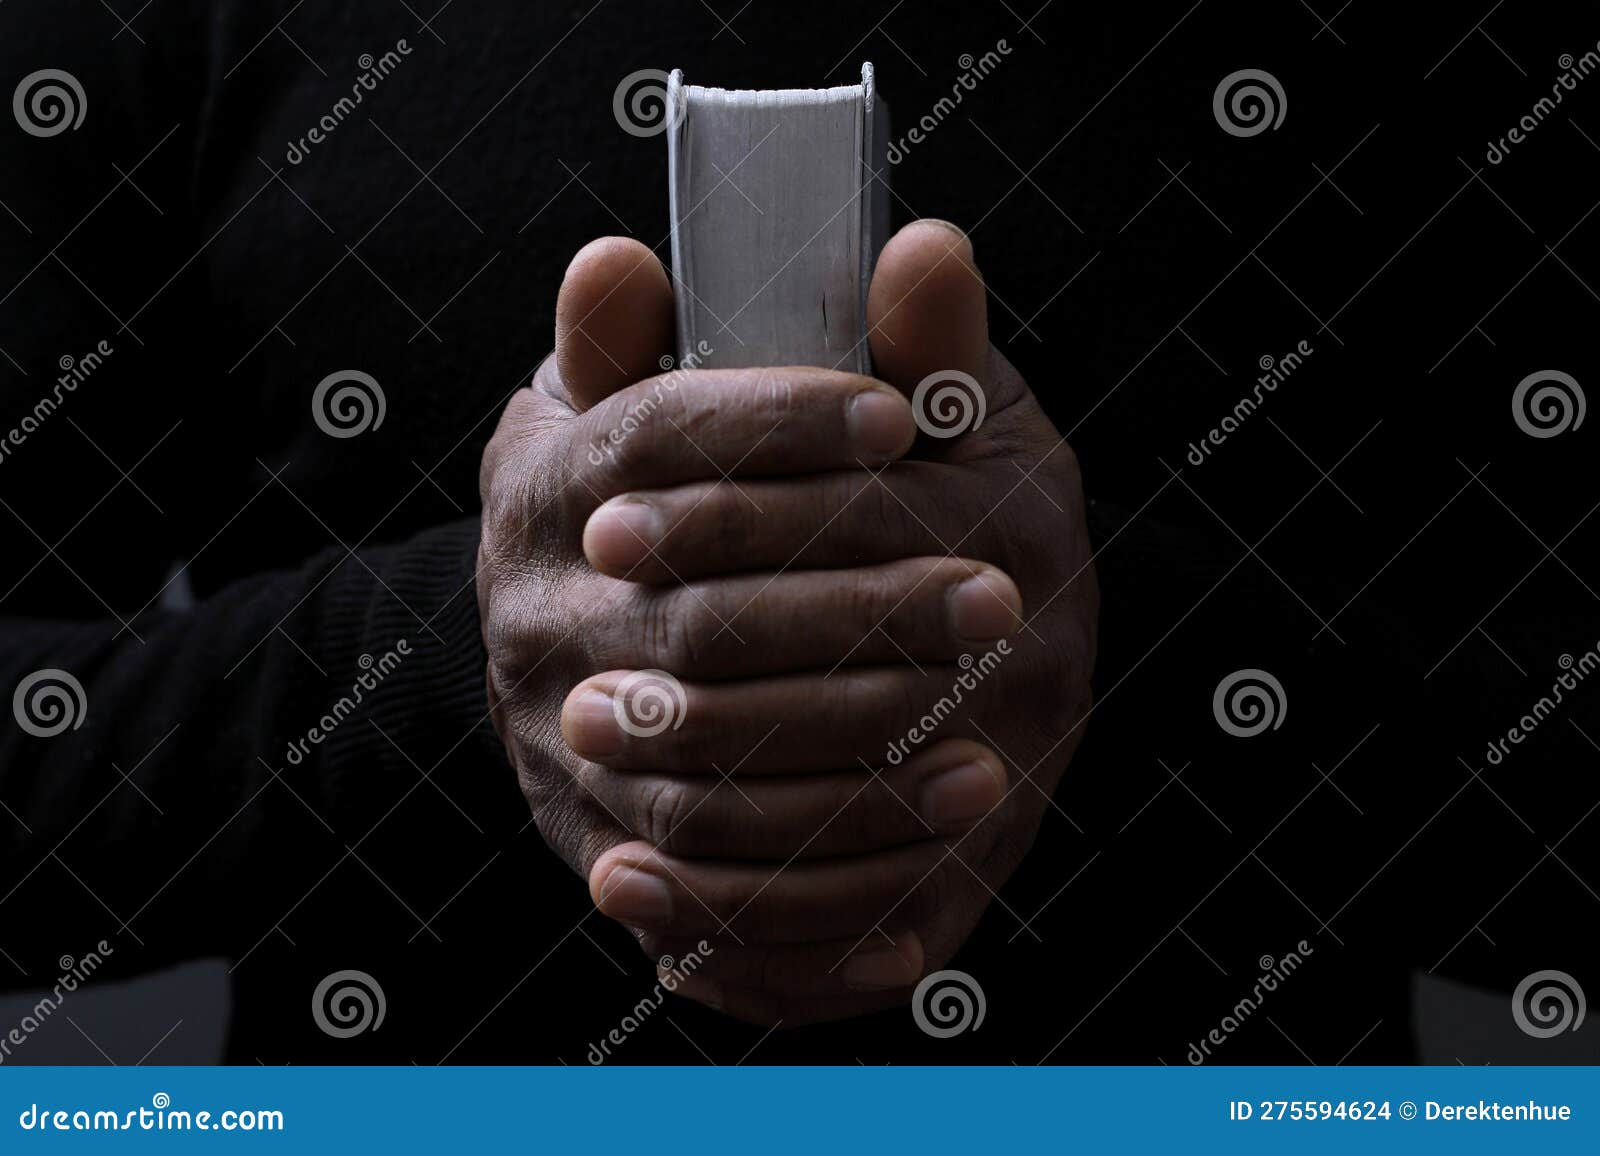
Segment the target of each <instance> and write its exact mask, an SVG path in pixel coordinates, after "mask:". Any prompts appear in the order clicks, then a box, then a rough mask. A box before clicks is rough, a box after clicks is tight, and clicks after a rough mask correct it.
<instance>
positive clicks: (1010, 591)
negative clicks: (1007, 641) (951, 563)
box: [950, 570, 1022, 642]
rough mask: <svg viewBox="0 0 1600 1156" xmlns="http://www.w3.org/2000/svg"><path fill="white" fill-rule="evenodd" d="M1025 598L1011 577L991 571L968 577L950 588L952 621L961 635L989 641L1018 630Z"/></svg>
mask: <svg viewBox="0 0 1600 1156" xmlns="http://www.w3.org/2000/svg"><path fill="white" fill-rule="evenodd" d="M1021 617H1022V598H1021V596H1020V595H1018V593H1017V588H1016V586H1015V585H1013V584H1012V581H1011V579H1010V578H1008V577H1006V576H1005V575H1004V574H1001V573H1000V572H999V571H994V570H991V571H988V572H986V573H983V574H978V575H976V576H974V577H972V578H968V579H966V580H965V581H963V582H961V583H960V584H959V585H957V586H955V587H953V588H952V589H951V591H950V622H951V626H952V628H953V629H954V630H955V632H956V637H957V638H963V639H966V640H967V641H969V642H989V641H992V640H993V639H996V638H1009V637H1010V636H1011V635H1013V634H1015V633H1016V632H1017V625H1018V622H1019V620H1020V619H1021Z"/></svg>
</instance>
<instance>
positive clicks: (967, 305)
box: [867, 219, 989, 396]
mask: <svg viewBox="0 0 1600 1156" xmlns="http://www.w3.org/2000/svg"><path fill="white" fill-rule="evenodd" d="M867 324H868V326H869V332H870V334H871V348H872V362H873V372H874V373H875V374H876V375H877V376H878V377H880V378H882V379H883V380H884V381H887V382H889V383H890V384H891V385H893V386H895V387H896V388H897V389H899V390H900V391H901V392H902V393H905V394H907V395H908V396H909V395H910V394H911V393H912V392H913V391H915V390H916V388H917V385H918V384H919V383H920V382H921V381H923V379H925V378H926V377H927V376H928V375H929V374H932V373H941V372H947V371H950V370H955V371H958V372H961V373H965V374H968V375H970V376H971V377H973V378H974V379H976V380H977V381H978V382H979V383H980V384H981V385H986V384H987V383H986V382H985V381H984V377H985V374H986V372H987V368H988V364H989V316H988V302H987V299H986V297H985V294H984V286H983V274H982V273H980V272H979V271H978V266H977V264H976V263H975V262H974V260H973V257H972V242H971V241H969V240H968V239H967V236H966V234H965V233H963V232H961V231H960V230H959V229H957V228H956V227H955V226H954V225H951V224H948V223H947V222H944V221H936V220H931V219H928V220H921V221H913V222H912V223H911V224H909V225H907V226H906V227H905V228H903V229H901V230H900V231H899V232H898V233H896V234H895V235H894V236H893V237H892V238H890V240H889V243H888V244H887V245H885V246H884V247H883V253H882V255H881V256H879V258H878V267H877V270H876V271H875V272H874V273H873V275H872V286H871V288H870V289H869V290H868V292H867Z"/></svg>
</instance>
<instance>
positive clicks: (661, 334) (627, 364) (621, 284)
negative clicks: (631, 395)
mask: <svg viewBox="0 0 1600 1156" xmlns="http://www.w3.org/2000/svg"><path fill="white" fill-rule="evenodd" d="M673 347H674V338H673V317H672V287H671V285H670V284H669V283H668V281H667V273H666V270H665V269H663V268H662V267H661V262H660V261H659V260H657V259H656V255H655V254H654V253H652V252H651V251H650V250H649V249H647V248H645V246H644V245H642V244H640V243H639V242H638V241H635V240H633V239H631V238H628V237H601V238H600V239H599V240H597V241H590V242H589V243H588V244H587V245H585V246H584V247H583V248H582V249H580V250H579V251H578V255H577V256H576V257H574V258H573V259H572V264H570V265H568V266H567V274H566V276H565V277H564V278H563V279H562V281H561V292H560V293H559V294H557V296H556V368H557V369H558V370H559V371H560V374H561V380H562V383H563V384H564V385H565V386H566V389H567V393H568V396H569V397H570V398H571V399H572V404H573V405H574V406H575V407H576V408H577V409H579V410H586V409H589V408H590V407H592V406H594V405H595V404H597V403H598V402H600V401H603V400H604V399H606V398H607V397H610V396H611V395H612V394H613V393H616V392H617V390H619V389H623V388H625V387H626V386H630V385H633V384H634V383H635V382H639V381H643V380H644V379H645V378H647V377H652V376H654V375H655V374H657V373H659V372H661V368H662V366H661V359H662V358H663V357H666V356H668V355H669V354H671V353H672V351H673Z"/></svg>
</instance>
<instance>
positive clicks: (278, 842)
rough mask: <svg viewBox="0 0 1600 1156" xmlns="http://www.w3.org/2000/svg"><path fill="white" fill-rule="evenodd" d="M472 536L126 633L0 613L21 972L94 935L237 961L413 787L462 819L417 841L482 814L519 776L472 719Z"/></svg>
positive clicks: (478, 714) (371, 554)
mask: <svg viewBox="0 0 1600 1156" xmlns="http://www.w3.org/2000/svg"><path fill="white" fill-rule="evenodd" d="M477 537H478V527H477V524H476V520H475V519H474V520H464V521H461V522H458V523H453V524H449V525H445V526H442V527H439V528H436V529H433V530H430V531H427V532H424V533H421V534H419V535H417V536H416V537H414V538H412V539H411V540H409V541H408V542H405V543H404V544H401V545H398V546H394V547H389V548H381V549H375V550H370V551H362V552H360V553H359V554H347V553H346V552H345V551H343V550H336V551H332V552H330V553H326V554H323V555H320V556H318V557H316V558H313V559H311V560H310V561H308V562H307V563H306V564H304V565H303V566H301V567H300V568H299V569H296V570H292V571H286V572H279V573H271V574H266V575H261V576H257V577H253V578H250V579H248V580H244V581H240V582H236V583H234V584H232V585H230V586H227V587H225V588H223V589H221V590H219V591H218V592H217V593H216V594H215V595H213V596H211V597H208V598H206V599H204V600H202V601H200V602H199V603H198V604H197V605H195V606H194V607H193V608H192V609H189V610H185V611H176V612H174V611H163V612H160V613H157V614H152V615H149V616H145V617H141V618H138V619H136V620H134V621H132V622H131V623H129V626H128V628H126V629H124V628H120V627H119V625H118V623H117V622H116V621H115V620H109V619H108V620H106V621H51V620H38V619H25V618H18V617H7V618H3V619H0V686H3V687H4V688H6V690H7V692H8V693H7V698H8V699H9V701H10V706H11V712H10V715H9V716H6V717H4V722H3V724H0V804H3V806H4V809H5V811H6V812H7V814H6V815H4V816H0V823H3V825H4V835H3V836H0V857H3V860H4V861H3V863H0V878H3V879H5V880H6V884H5V887H6V890H5V891H4V893H0V918H3V919H4V922H5V923H6V924H8V925H12V926H19V925H25V926H27V927H28V928H29V934H27V935H26V936H18V937H14V938H13V941H12V942H11V943H10V944H7V945H6V946H7V949H8V950H9V951H10V952H11V954H12V955H13V956H15V957H16V958H15V959H14V962H15V963H16V964H17V965H18V967H19V968H20V969H21V970H22V971H25V972H28V973H35V972H36V967H37V969H38V971H39V972H40V973H42V972H47V971H48V970H49V969H50V967H51V966H53V964H52V963H51V962H50V961H52V960H54V959H55V958H56V957H57V956H58V955H59V954H60V953H61V952H63V951H67V950H68V949H69V948H71V949H73V950H74V951H78V950H82V949H83V945H92V944H94V943H96V942H98V941H99V940H101V939H107V940H111V941H114V942H118V943H133V944H138V945H140V946H141V947H142V948H143V950H140V951H136V952H127V953H125V957H130V956H136V957H138V958H137V965H138V966H139V967H141V968H142V967H148V966H151V965H152V964H153V963H155V962H159V961H157V960H155V959H153V958H152V952H154V953H155V954H158V955H160V956H162V957H163V959H165V958H173V959H176V958H182V957H185V956H188V955H192V954H197V953H218V954H231V955H235V956H237V955H239V954H242V953H243V952H245V951H246V950H248V949H249V948H250V946H251V944H252V943H254V942H257V941H258V939H259V937H260V936H261V935H262V934H263V932H265V931H269V930H270V929H271V927H272V923H273V920H274V919H275V918H277V917H279V916H281V914H282V912H281V911H280V910H278V906H279V905H282V906H287V904H288V903H289V902H291V901H293V900H294V899H295V897H296V896H297V895H300V894H301V893H302V892H304V891H305V889H306V888H307V887H308V886H310V885H311V884H312V883H313V882H314V881H315V880H316V878H317V875H318V874H319V873H321V872H322V871H324V870H325V869H326V867H327V864H328V863H330V862H335V861H336V860H335V858H334V857H332V854H331V853H332V852H335V851H337V850H338V848H339V847H340V846H341V845H342V846H343V847H344V848H345V849H346V851H347V852H348V853H349V854H350V855H355V856H359V855H360V854H361V845H362V840H363V839H364V838H365V836H366V835H367V834H368V833H369V832H370V831H371V830H372V829H374V828H375V827H376V826H377V825H378V824H379V823H380V822H381V821H382V820H383V819H384V817H385V816H386V815H387V814H388V813H389V812H390V811H392V810H394V809H395V808H396V807H398V806H399V803H400V801H401V800H402V799H404V798H408V797H410V796H411V795H413V794H415V793H416V792H417V791H418V790H422V791H425V792H427V793H428V795H429V797H430V798H431V799H432V800H434V801H437V802H438V803H439V804H440V806H441V807H443V806H446V805H447V804H446V803H445V801H444V800H443V799H440V798H439V795H440V794H442V795H443V796H444V799H447V800H448V801H449V803H453V804H454V805H455V807H456V808H457V809H458V810H460V811H461V812H462V814H463V815H464V816H466V817H467V818H468V820H469V822H470V826H469V824H467V823H461V822H460V821H459V819H457V820H456V821H455V822H454V823H444V822H439V823H435V824H430V825H429V830H428V842H429V843H430V845H432V846H433V847H434V848H436V849H441V850H443V851H448V847H444V848H440V844H441V842H447V841H448V840H449V839H450V838H452V837H462V836H463V834H464V833H469V832H470V831H471V828H472V827H478V828H480V831H481V829H482V828H483V827H484V826H485V825H489V824H492V823H495V822H499V821H501V817H502V816H504V815H506V814H507V813H508V811H507V808H506V807H505V806H504V805H503V804H504V803H505V802H506V801H514V799H515V777H514V775H512V774H511V772H510V769H509V767H508V766H507V763H506V759H505V756H504V753H503V751H502V750H501V748H500V744H499V742H498V740H497V739H496V737H495V735H494V731H493V728H492V726H491V725H490V724H489V722H488V708H487V703H486V695H485V692H484V669H485V661H484V652H483V646H482V642H481V638H480V631H479V625H478V614H477V603H476V596H475V592H474V588H473V571H474V561H475V555H476V546H477ZM424 784H428V785H424ZM497 796H503V797H497ZM516 812H517V808H515V807H512V808H510V809H509V813H511V814H515V813H516ZM408 825H409V826H412V827H414V826H415V823H414V821H412V822H409V823H407V824H400V827H401V829H402V830H403V829H404V828H405V827H406V826H408ZM322 845H326V846H322ZM352 848H353V849H354V850H351V849H352ZM8 938H12V937H8ZM74 945H78V946H76V947H74ZM19 953H20V954H19ZM30 954H31V955H34V956H36V957H37V958H35V959H28V958H23V956H27V955H30ZM130 962H132V961H131V960H130ZM12 974H13V976H15V974H16V973H15V972H14V971H13V973H12Z"/></svg>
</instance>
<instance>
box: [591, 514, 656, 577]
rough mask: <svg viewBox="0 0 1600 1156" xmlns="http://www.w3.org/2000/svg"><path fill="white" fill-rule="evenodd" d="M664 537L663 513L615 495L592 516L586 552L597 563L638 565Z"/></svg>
mask: <svg viewBox="0 0 1600 1156" xmlns="http://www.w3.org/2000/svg"><path fill="white" fill-rule="evenodd" d="M660 540H661V515H660V514H659V513H657V512H656V508H655V507H654V506H652V505H650V504H649V503H648V502H641V501H638V500H636V499H632V498H613V499H611V501H609V502H607V503H606V504H605V505H603V506H601V507H600V508H599V509H598V510H596V511H595V512H594V513H593V514H590V515H589V522H588V524H587V525H586V526H584V528H583V552H584V553H585V554H586V555H588V557H589V560H590V561H591V562H593V563H594V564H595V565H596V566H604V567H610V568H612V569H617V570H624V569H627V568H628V567H630V566H636V565H638V564H639V562H640V561H641V560H643V559H644V558H645V557H646V556H647V555H649V553H650V551H651V550H653V549H654V548H655V545H656V543H657V542H659V541H660Z"/></svg>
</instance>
